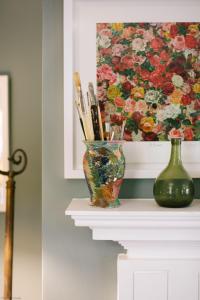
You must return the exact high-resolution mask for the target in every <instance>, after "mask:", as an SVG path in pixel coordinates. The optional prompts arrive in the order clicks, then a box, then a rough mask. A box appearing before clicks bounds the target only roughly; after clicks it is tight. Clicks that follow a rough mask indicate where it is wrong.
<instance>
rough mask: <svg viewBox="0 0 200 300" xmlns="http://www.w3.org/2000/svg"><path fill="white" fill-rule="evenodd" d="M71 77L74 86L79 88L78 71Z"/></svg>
mask: <svg viewBox="0 0 200 300" xmlns="http://www.w3.org/2000/svg"><path fill="white" fill-rule="evenodd" d="M73 79H74V84H75V86H76V88H77V89H80V88H81V79H80V75H79V73H78V72H74V76H73Z"/></svg>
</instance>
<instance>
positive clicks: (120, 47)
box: [112, 44, 126, 56]
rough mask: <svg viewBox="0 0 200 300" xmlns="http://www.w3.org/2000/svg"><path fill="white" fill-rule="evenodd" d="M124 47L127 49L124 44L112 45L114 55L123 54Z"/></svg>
mask: <svg viewBox="0 0 200 300" xmlns="http://www.w3.org/2000/svg"><path fill="white" fill-rule="evenodd" d="M124 49H126V47H125V46H124V45H122V44H116V45H114V46H113V47H112V55H114V56H121V55H122V51H124Z"/></svg>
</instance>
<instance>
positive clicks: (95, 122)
mask: <svg viewBox="0 0 200 300" xmlns="http://www.w3.org/2000/svg"><path fill="white" fill-rule="evenodd" d="M91 116H92V124H93V130H94V138H95V140H101V136H100V126H99V116H98V108H97V106H96V105H91Z"/></svg>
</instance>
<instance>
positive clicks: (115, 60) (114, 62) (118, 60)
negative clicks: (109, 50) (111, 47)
mask: <svg viewBox="0 0 200 300" xmlns="http://www.w3.org/2000/svg"><path fill="white" fill-rule="evenodd" d="M120 60H121V58H120V57H119V56H113V57H112V64H113V65H116V64H119V63H120Z"/></svg>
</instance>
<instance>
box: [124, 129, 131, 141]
mask: <svg viewBox="0 0 200 300" xmlns="http://www.w3.org/2000/svg"><path fill="white" fill-rule="evenodd" d="M124 139H125V141H132V133H131V131H128V130H125V131H124Z"/></svg>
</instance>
